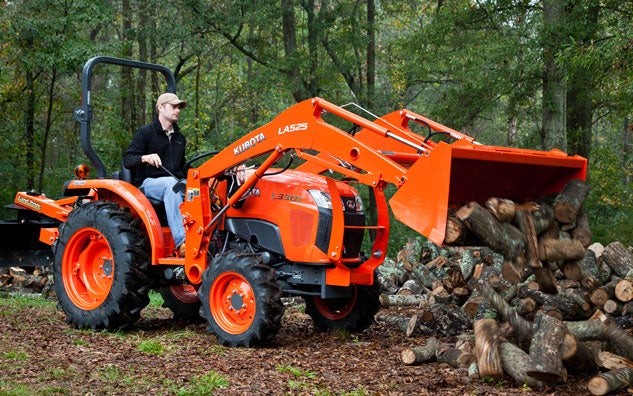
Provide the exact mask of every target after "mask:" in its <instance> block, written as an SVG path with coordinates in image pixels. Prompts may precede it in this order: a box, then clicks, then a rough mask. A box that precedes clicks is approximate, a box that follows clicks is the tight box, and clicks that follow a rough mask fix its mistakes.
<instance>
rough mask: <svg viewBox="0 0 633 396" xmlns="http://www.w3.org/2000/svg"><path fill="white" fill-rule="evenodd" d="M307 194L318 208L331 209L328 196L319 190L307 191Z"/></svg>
mask: <svg viewBox="0 0 633 396" xmlns="http://www.w3.org/2000/svg"><path fill="white" fill-rule="evenodd" d="M308 192H309V193H310V195H311V196H312V199H314V203H316V204H317V206H318V207H319V208H323V209H330V210H331V209H332V200H331V199H330V194H328V193H326V192H323V191H320V190H308Z"/></svg>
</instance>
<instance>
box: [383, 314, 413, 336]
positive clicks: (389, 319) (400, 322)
mask: <svg viewBox="0 0 633 396" xmlns="http://www.w3.org/2000/svg"><path fill="white" fill-rule="evenodd" d="M375 319H376V321H377V322H383V323H386V324H388V325H394V326H396V327H398V328H400V330H402V331H403V332H406V331H407V327H408V326H409V321H410V320H411V318H409V317H406V316H404V315H383V314H378V315H376V317H375Z"/></svg>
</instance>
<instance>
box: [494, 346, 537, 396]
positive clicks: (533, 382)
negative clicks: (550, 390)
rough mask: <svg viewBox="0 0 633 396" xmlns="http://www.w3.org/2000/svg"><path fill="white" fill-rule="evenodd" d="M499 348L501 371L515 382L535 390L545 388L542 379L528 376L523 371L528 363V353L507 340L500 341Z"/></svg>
mask: <svg viewBox="0 0 633 396" xmlns="http://www.w3.org/2000/svg"><path fill="white" fill-rule="evenodd" d="M499 350H500V353H501V364H502V366H503V371H504V372H505V373H506V374H508V375H509V376H510V377H512V378H513V379H514V381H515V382H516V383H517V384H519V385H523V384H527V385H528V386H529V387H530V388H532V389H535V390H541V389H544V388H545V384H544V383H543V382H542V381H539V380H538V379H536V378H533V377H530V376H529V375H527V374H526V372H525V371H526V368H527V367H528V365H529V363H530V355H528V354H527V353H526V352H524V351H523V350H522V349H521V348H519V347H517V346H516V345H514V344H511V343H509V342H502V343H500V344H499Z"/></svg>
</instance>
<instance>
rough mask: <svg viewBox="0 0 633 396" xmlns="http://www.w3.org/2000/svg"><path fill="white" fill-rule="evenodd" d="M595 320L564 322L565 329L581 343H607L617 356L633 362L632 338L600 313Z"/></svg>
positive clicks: (597, 312) (597, 313)
mask: <svg viewBox="0 0 633 396" xmlns="http://www.w3.org/2000/svg"><path fill="white" fill-rule="evenodd" d="M594 316H595V317H597V319H589V320H583V321H571V322H566V325H567V329H568V330H569V331H570V332H571V333H573V334H574V335H575V336H576V337H578V339H579V340H581V341H590V340H600V341H607V342H608V343H609V345H610V347H611V349H612V350H613V351H614V352H616V353H617V354H618V355H621V356H623V357H625V358H627V359H631V360H633V336H631V335H630V334H629V333H627V332H626V331H625V330H624V329H622V328H621V327H619V326H618V325H617V324H616V323H615V322H614V321H612V320H610V319H609V318H607V316H606V315H604V314H603V313H602V312H600V311H596V313H595V314H594Z"/></svg>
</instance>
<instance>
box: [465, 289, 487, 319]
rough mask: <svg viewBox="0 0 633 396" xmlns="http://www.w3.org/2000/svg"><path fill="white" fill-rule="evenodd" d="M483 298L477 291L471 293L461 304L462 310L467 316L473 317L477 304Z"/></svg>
mask: <svg viewBox="0 0 633 396" xmlns="http://www.w3.org/2000/svg"><path fill="white" fill-rule="evenodd" d="M483 299H484V297H482V296H481V295H479V294H478V293H471V294H470V297H468V300H466V302H465V303H464V304H463V305H462V310H463V311H464V313H465V314H466V315H468V317H470V318H471V319H474V318H475V316H476V315H477V312H478V311H479V304H481V301H482V300H483Z"/></svg>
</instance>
